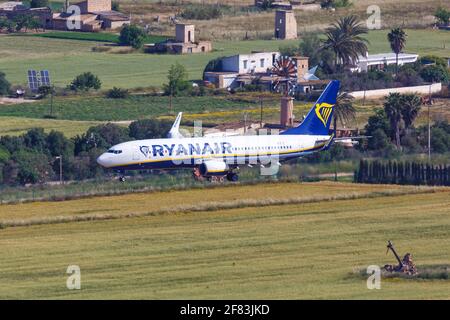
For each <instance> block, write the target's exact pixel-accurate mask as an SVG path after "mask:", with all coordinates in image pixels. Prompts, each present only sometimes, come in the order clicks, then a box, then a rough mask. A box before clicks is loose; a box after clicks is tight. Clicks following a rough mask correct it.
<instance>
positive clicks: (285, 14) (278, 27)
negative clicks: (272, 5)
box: [275, 10, 297, 40]
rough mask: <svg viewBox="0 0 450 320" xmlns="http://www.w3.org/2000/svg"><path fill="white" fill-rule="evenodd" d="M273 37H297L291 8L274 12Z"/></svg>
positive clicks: (295, 23) (295, 21) (295, 22)
mask: <svg viewBox="0 0 450 320" xmlns="http://www.w3.org/2000/svg"><path fill="white" fill-rule="evenodd" d="M275 38H277V39H286V40H287V39H297V20H296V19H295V14H294V11H292V10H277V11H276V12H275Z"/></svg>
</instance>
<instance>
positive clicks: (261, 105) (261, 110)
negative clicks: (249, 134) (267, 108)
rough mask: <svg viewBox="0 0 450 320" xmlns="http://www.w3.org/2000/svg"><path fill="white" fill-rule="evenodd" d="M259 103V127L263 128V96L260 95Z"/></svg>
mask: <svg viewBox="0 0 450 320" xmlns="http://www.w3.org/2000/svg"><path fill="white" fill-rule="evenodd" d="M259 105H260V117H259V128H260V129H261V128H262V121H263V98H262V97H259Z"/></svg>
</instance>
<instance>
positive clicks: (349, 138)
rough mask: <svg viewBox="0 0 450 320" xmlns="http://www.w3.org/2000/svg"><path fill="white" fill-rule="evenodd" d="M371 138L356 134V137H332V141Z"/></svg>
mask: <svg viewBox="0 0 450 320" xmlns="http://www.w3.org/2000/svg"><path fill="white" fill-rule="evenodd" d="M368 138H372V136H356V137H339V138H333V140H334V141H347V140H361V139H368Z"/></svg>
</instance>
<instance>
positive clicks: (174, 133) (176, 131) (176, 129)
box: [167, 112, 183, 138]
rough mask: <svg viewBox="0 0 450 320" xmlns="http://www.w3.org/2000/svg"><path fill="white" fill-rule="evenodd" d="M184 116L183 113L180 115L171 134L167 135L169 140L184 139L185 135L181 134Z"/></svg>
mask: <svg viewBox="0 0 450 320" xmlns="http://www.w3.org/2000/svg"><path fill="white" fill-rule="evenodd" d="M182 115H183V113H182V112H180V113H178V116H177V118H176V119H175V122H174V123H173V125H172V128H171V129H170V131H169V133H168V134H167V138H182V137H183V135H182V134H181V133H180V130H179V129H180V122H181V116H182Z"/></svg>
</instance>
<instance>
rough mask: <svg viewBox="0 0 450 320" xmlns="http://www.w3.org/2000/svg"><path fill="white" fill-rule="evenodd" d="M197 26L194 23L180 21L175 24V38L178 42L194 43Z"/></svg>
mask: <svg viewBox="0 0 450 320" xmlns="http://www.w3.org/2000/svg"><path fill="white" fill-rule="evenodd" d="M194 32H195V26H194V25H193V24H183V23H178V24H177V25H176V26H175V38H176V41H177V42H181V43H193V42H195V38H194Z"/></svg>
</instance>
